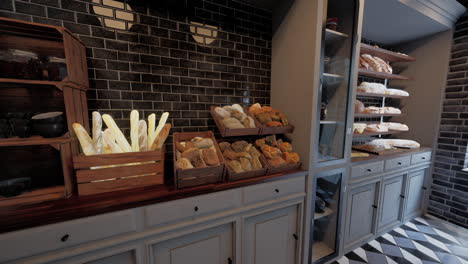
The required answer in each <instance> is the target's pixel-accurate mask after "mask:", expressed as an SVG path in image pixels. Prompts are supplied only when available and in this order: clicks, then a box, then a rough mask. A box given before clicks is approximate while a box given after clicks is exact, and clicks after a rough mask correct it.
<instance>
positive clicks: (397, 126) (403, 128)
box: [382, 122, 409, 131]
mask: <svg viewBox="0 0 468 264" xmlns="http://www.w3.org/2000/svg"><path fill="white" fill-rule="evenodd" d="M382 126H386V127H387V128H388V130H394V131H409V128H408V126H407V125H405V124H400V123H395V122H385V123H382Z"/></svg>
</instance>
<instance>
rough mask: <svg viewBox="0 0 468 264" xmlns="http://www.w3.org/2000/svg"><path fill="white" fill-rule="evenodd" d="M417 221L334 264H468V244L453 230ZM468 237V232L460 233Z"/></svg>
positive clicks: (389, 233)
mask: <svg viewBox="0 0 468 264" xmlns="http://www.w3.org/2000/svg"><path fill="white" fill-rule="evenodd" d="M442 230H443V228H440V227H439V226H438V227H437V228H436V227H434V225H431V224H429V222H428V221H426V220H425V219H423V218H416V219H414V220H413V221H411V222H408V223H406V224H405V225H403V226H401V227H398V228H395V229H394V230H392V231H390V232H388V233H386V234H384V235H382V236H381V237H379V238H377V239H375V240H372V241H371V242H369V243H367V244H365V245H364V246H362V247H360V248H357V249H355V250H353V251H351V252H349V253H348V254H346V255H345V256H343V257H342V258H340V259H338V260H337V261H335V262H333V264H338V263H339V264H359V263H370V264H395V263H399V264H400V263H401V264H432V263H442V264H468V243H467V241H466V239H465V238H463V237H462V236H458V235H457V234H456V233H455V232H453V231H452V230H444V231H442ZM461 232H464V233H465V235H467V236H468V231H467V230H466V229H465V230H461Z"/></svg>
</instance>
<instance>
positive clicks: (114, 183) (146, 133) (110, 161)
mask: <svg viewBox="0 0 468 264" xmlns="http://www.w3.org/2000/svg"><path fill="white" fill-rule="evenodd" d="M168 116H169V113H167V112H166V113H163V114H162V115H161V118H160V120H159V124H158V126H157V127H156V122H155V121H156V118H155V114H151V115H149V117H148V123H149V126H147V124H146V121H145V120H140V119H139V113H138V111H136V110H133V111H131V113H130V142H129V141H128V140H127V138H126V137H125V136H124V134H123V133H122V131H121V130H120V128H119V127H118V126H117V124H116V122H115V121H114V119H113V118H112V117H111V116H110V115H107V114H105V115H102V116H101V114H100V113H99V112H93V115H92V129H91V131H92V136H90V135H89V134H88V132H87V131H86V129H85V128H84V127H83V126H82V125H81V124H79V123H74V124H73V129H74V132H75V134H76V136H77V137H78V140H79V142H80V145H81V149H82V154H79V155H76V156H74V157H73V167H74V168H75V172H76V180H77V185H78V194H79V195H81V196H84V195H93V194H98V193H106V192H112V191H120V190H127V189H132V188H138V187H146V186H152V185H160V184H164V143H165V141H166V139H167V138H168V136H169V132H170V130H171V124H170V123H167V119H168ZM103 124H105V125H106V126H107V128H106V129H104V128H103Z"/></svg>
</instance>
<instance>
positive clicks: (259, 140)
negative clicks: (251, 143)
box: [255, 138, 265, 148]
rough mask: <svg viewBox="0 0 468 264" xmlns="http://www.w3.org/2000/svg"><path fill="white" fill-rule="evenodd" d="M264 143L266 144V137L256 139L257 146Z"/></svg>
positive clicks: (261, 145)
mask: <svg viewBox="0 0 468 264" xmlns="http://www.w3.org/2000/svg"><path fill="white" fill-rule="evenodd" d="M264 145H265V139H264V138H262V139H257V140H255V146H257V147H259V148H261V147H263V146H264Z"/></svg>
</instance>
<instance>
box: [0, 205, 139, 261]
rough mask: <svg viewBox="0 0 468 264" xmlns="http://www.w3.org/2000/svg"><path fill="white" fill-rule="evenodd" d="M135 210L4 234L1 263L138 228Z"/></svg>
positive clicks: (0, 243)
mask: <svg viewBox="0 0 468 264" xmlns="http://www.w3.org/2000/svg"><path fill="white" fill-rule="evenodd" d="M136 229H137V228H136V221H135V215H134V212H133V210H126V211H121V212H117V213H112V214H106V215H101V216H93V217H88V218H84V219H79V220H73V221H69V222H63V223H59V224H53V225H48V226H45V227H37V228H32V229H26V230H22V231H18V232H13V233H7V234H4V235H1V236H0V252H2V254H0V263H4V262H6V261H9V260H13V259H18V258H24V257H28V256H32V255H36V254H41V253H46V252H49V251H53V250H57V249H61V248H66V247H71V246H75V245H78V244H82V243H86V242H91V241H94V240H101V239H105V238H109V237H112V236H117V235H122V234H125V233H129V232H135V231H136Z"/></svg>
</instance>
